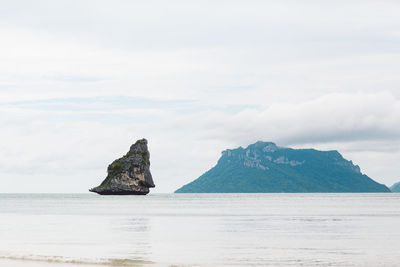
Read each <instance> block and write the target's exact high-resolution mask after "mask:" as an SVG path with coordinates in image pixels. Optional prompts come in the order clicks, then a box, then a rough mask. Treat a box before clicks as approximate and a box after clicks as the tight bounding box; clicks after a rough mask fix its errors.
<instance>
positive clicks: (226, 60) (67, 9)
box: [0, 0, 400, 192]
mask: <svg viewBox="0 0 400 267" xmlns="http://www.w3.org/2000/svg"><path fill="white" fill-rule="evenodd" d="M110 5H112V8H110ZM399 12H400V4H399V3H398V2H396V1H374V0H369V1H358V0H353V1H336V2H330V3H323V4H322V3H321V2H320V1H313V0H310V1H302V2H298V1H285V2H282V1H268V2H265V1H252V2H251V3H249V2H248V1H247V2H245V1H218V2H215V1H195V2H187V1H169V2H162V1H113V2H112V3H111V2H110V1H101V0H98V1H57V2H54V1H35V3H34V4H32V2H30V1H16V2H10V1H9V2H8V3H4V5H3V6H2V9H1V10H0V36H1V37H2V40H1V42H0V59H1V60H0V123H1V126H2V131H0V138H1V140H5V141H4V142H2V144H0V156H1V157H0V178H1V179H3V178H2V177H11V178H12V177H14V178H15V181H16V182H12V183H11V182H8V188H7V189H4V190H3V189H2V190H3V191H14V192H15V191H18V190H20V189H21V188H20V187H18V184H21V183H23V184H26V187H25V189H24V190H25V191H29V190H32V191H40V190H45V191H85V190H86V188H87V187H90V186H93V185H95V184H96V183H98V182H99V180H101V179H102V178H103V176H104V172H105V168H106V166H107V164H108V163H110V161H111V160H113V159H114V158H115V157H118V156H120V155H121V154H123V153H125V152H126V150H127V149H128V147H129V145H130V144H131V143H132V142H134V141H135V139H136V138H141V137H147V138H148V139H149V141H150V143H149V144H150V148H151V153H152V169H153V173H154V175H155V181H156V183H157V185H158V186H157V188H156V191H157V190H159V192H166V191H173V190H174V189H176V188H177V187H179V186H180V185H182V184H183V183H185V182H188V181H190V180H192V179H194V178H196V177H197V176H199V175H200V174H202V172H204V171H206V170H207V169H208V168H209V167H211V166H212V165H213V164H215V162H216V160H217V159H218V157H219V152H220V151H221V150H223V149H226V148H229V147H235V146H239V145H243V146H246V145H248V144H249V143H251V142H254V141H257V140H270V141H275V142H277V143H278V144H280V145H293V146H296V147H304V146H312V147H316V148H321V149H338V150H340V151H342V152H343V153H344V154H345V156H347V157H349V158H350V159H353V160H354V161H355V162H357V163H360V165H361V167H362V168H364V169H365V170H366V171H367V174H371V176H372V177H374V178H375V177H377V178H378V179H380V181H381V182H387V183H388V184H390V183H393V182H394V181H395V179H397V178H396V176H397V173H398V171H397V170H396V168H395V165H396V164H395V162H396V160H398V159H399V152H398V151H399V146H400V145H399V143H400V141H399V136H400V135H399V134H400V128H399V126H398V125H400V123H399V122H400V119H399V116H400V115H399V114H400V107H399V99H400V76H399V75H398V70H399V69H400V46H399V44H400V36H399V35H398V28H399V26H400V20H399V18H398V14H399ZM182 155H184V156H182ZM177 162H178V163H179V164H178V165H177ZM364 166H365V167H364ZM55 176H57V177H63V178H54V177H55ZM32 177H35V179H36V180H37V182H31V178H32ZM64 178H65V179H64ZM399 179H400V178H399ZM11 180H13V181H14V179H8V181H11ZM44 186H45V187H44ZM21 190H22V189H21Z"/></svg>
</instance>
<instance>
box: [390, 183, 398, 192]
mask: <svg viewBox="0 0 400 267" xmlns="http://www.w3.org/2000/svg"><path fill="white" fill-rule="evenodd" d="M390 191H392V192H394V193H400V182H398V183H395V184H394V185H392V186H391V187H390Z"/></svg>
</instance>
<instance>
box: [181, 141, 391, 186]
mask: <svg viewBox="0 0 400 267" xmlns="http://www.w3.org/2000/svg"><path fill="white" fill-rule="evenodd" d="M221 154H222V155H221V157H220V159H219V160H218V162H217V164H216V165H215V166H214V167H213V168H211V169H210V170H208V171H207V172H205V173H204V174H203V175H201V176H200V177H199V178H198V179H196V180H194V181H192V182H191V183H189V184H187V185H184V186H182V187H181V188H179V189H178V190H176V191H175V192H176V193H257V192H258V193H273V192H292V193H295V192H390V190H389V189H388V188H387V187H386V186H385V185H382V184H379V183H377V182H375V181H374V180H372V179H371V178H370V177H368V176H367V175H365V174H362V173H361V169H360V167H359V166H358V165H354V164H353V162H352V161H349V160H346V159H344V158H343V156H342V155H341V154H340V153H339V152H338V151H337V150H330V151H319V150H316V149H293V148H286V147H279V146H277V145H276V144H275V143H273V142H262V141H258V142H256V143H254V144H250V145H248V146H247V147H246V148H243V147H238V148H236V149H226V150H224V151H222V153H221Z"/></svg>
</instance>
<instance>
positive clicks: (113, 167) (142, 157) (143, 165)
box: [89, 139, 155, 195]
mask: <svg viewBox="0 0 400 267" xmlns="http://www.w3.org/2000/svg"><path fill="white" fill-rule="evenodd" d="M152 187H155V185H154V182H153V177H152V176H151V173H150V153H149V150H148V148H147V140H146V139H141V140H138V141H136V143H134V144H133V145H132V146H131V147H130V149H129V151H128V153H126V155H124V156H123V157H122V158H119V159H116V160H114V161H113V162H112V163H111V164H110V165H109V166H108V168H107V177H106V178H105V179H104V181H103V182H102V183H101V184H100V185H99V186H97V187H95V188H92V189H89V191H90V192H94V193H98V194H100V195H146V194H148V193H149V192H150V189H149V188H152Z"/></svg>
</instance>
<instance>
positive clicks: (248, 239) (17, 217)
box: [0, 193, 400, 266]
mask: <svg viewBox="0 0 400 267" xmlns="http://www.w3.org/2000/svg"><path fill="white" fill-rule="evenodd" d="M0 259H3V260H15V259H19V260H24V261H30V260H36V261H35V262H36V263H37V262H41V261H43V263H44V262H45V261H47V262H51V263H52V264H54V265H57V264H60V263H59V262H78V263H83V262H86V263H109V262H111V263H113V264H116V265H118V264H128V265H129V264H139V265H140V264H144V265H146V266H147V265H148V264H150V265H151V264H156V265H161V266H164V265H165V266H169V265H177V266H182V265H184V266H252V265H257V266H400V194H390V193H388V194H153V195H151V194H150V195H148V196H98V195H95V194H54V195H53V194H0ZM60 265H61V264H60ZM26 266H29V264H27V265H26Z"/></svg>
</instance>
